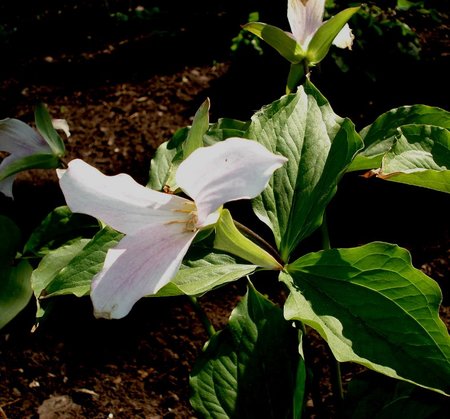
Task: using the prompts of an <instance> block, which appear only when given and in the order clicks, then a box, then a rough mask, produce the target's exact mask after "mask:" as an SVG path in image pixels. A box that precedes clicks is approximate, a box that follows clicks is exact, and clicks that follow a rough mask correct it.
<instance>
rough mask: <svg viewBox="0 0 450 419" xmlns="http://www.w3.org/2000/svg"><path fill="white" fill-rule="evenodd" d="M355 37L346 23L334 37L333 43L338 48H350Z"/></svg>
mask: <svg viewBox="0 0 450 419" xmlns="http://www.w3.org/2000/svg"><path fill="white" fill-rule="evenodd" d="M354 39H355V35H353V32H352V30H351V29H350V26H348V24H347V23H346V24H345V25H344V26H343V28H342V29H341V31H340V32H339V33H338V34H337V36H336V38H334V41H333V45H336V46H337V47H338V48H342V49H344V48H348V49H350V50H351V49H352V45H353V40H354Z"/></svg>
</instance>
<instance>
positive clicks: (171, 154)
mask: <svg viewBox="0 0 450 419" xmlns="http://www.w3.org/2000/svg"><path fill="white" fill-rule="evenodd" d="M168 144H169V143H168V142H167V141H166V142H164V143H162V144H161V145H160V146H159V147H158V148H157V150H156V153H155V156H154V157H153V159H152V161H151V162H150V178H149V181H148V183H147V186H148V187H149V188H151V189H154V190H155V191H162V190H163V189H164V187H165V186H166V185H167V184H168V180H169V177H170V175H171V173H172V171H173V163H172V162H173V160H174V158H175V156H176V154H177V150H176V149H174V148H172V149H169V148H168Z"/></svg>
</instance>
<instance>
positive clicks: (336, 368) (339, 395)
mask: <svg viewBox="0 0 450 419" xmlns="http://www.w3.org/2000/svg"><path fill="white" fill-rule="evenodd" d="M321 232H322V247H323V249H324V250H329V249H331V243H330V234H329V232H328V224H327V216H326V214H325V213H324V214H323V222H322V226H321ZM330 358H332V365H331V384H332V386H333V393H334V395H335V397H336V403H337V405H338V408H340V406H341V405H342V402H343V400H344V389H343V387H342V375H341V364H340V362H339V361H338V360H337V359H336V358H334V356H333V354H332V352H331V351H330ZM333 361H334V362H333Z"/></svg>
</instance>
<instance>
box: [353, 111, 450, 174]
mask: <svg viewBox="0 0 450 419" xmlns="http://www.w3.org/2000/svg"><path fill="white" fill-rule="evenodd" d="M411 124H423V125H434V126H437V127H442V128H446V129H450V112H447V111H446V110H444V109H441V108H436V107H432V106H426V105H413V106H402V107H400V108H396V109H392V110H390V111H389V112H386V113H384V114H382V115H380V116H379V117H378V118H377V119H376V120H375V122H373V123H372V124H370V125H368V126H367V127H365V128H364V129H362V130H361V132H360V134H361V137H362V139H363V141H364V148H363V149H362V150H361V151H360V152H359V153H358V155H357V156H356V157H355V159H354V160H353V162H352V164H351V165H350V167H349V168H348V171H355V170H367V169H376V168H379V167H381V160H382V158H383V156H384V154H385V153H387V152H388V151H389V150H390V149H391V147H392V145H393V144H394V141H395V136H396V135H397V132H398V131H397V129H398V128H400V127H401V126H403V125H411Z"/></svg>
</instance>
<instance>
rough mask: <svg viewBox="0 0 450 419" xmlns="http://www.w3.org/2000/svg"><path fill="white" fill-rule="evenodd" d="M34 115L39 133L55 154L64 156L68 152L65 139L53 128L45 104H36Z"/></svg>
mask: <svg viewBox="0 0 450 419" xmlns="http://www.w3.org/2000/svg"><path fill="white" fill-rule="evenodd" d="M34 117H35V121H36V127H37V129H38V131H39V133H40V134H41V135H42V137H43V138H44V140H45V141H46V142H47V144H48V145H49V146H50V148H51V149H52V151H53V154H54V155H55V156H57V157H61V156H63V155H64V153H65V152H66V148H65V146H64V141H63V140H62V138H61V137H60V136H59V134H58V133H57V132H56V130H55V128H53V124H52V119H51V118H50V115H49V113H48V111H47V108H46V107H45V105H44V104H42V103H40V104H38V105H37V106H36V109H35V112H34Z"/></svg>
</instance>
